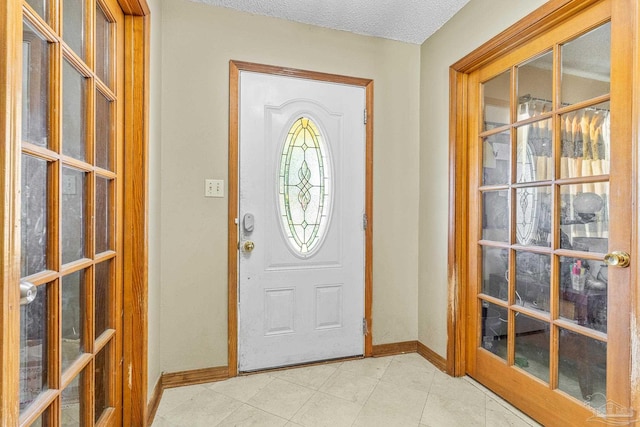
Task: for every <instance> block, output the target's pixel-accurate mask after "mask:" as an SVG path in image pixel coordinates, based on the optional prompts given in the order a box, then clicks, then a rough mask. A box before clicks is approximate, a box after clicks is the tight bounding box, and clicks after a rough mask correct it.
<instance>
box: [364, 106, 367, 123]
mask: <svg viewBox="0 0 640 427" xmlns="http://www.w3.org/2000/svg"><path fill="white" fill-rule="evenodd" d="M364 124H365V125H366V124H367V109H366V108H365V109H364Z"/></svg>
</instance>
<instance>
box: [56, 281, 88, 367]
mask: <svg viewBox="0 0 640 427" xmlns="http://www.w3.org/2000/svg"><path fill="white" fill-rule="evenodd" d="M86 279H87V277H86V271H85V270H80V271H77V272H75V273H72V274H69V275H67V276H65V277H63V278H62V282H61V283H62V285H61V286H62V290H61V316H60V317H61V322H62V324H61V327H62V330H61V355H62V371H63V372H64V371H65V370H66V369H68V368H69V367H70V366H71V365H72V364H73V363H74V362H75V361H76V360H77V359H78V358H79V357H80V356H81V355H82V354H83V353H84V352H85V345H86V343H87V342H88V341H87V337H86V333H85V332H86V331H85V329H86V327H85V324H86V315H87V310H86V307H87V301H86V300H87V298H86V293H87V289H86V288H87V280H86Z"/></svg>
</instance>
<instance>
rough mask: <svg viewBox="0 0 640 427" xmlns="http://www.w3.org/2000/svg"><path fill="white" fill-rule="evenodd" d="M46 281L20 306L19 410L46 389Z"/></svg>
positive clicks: (48, 296) (47, 382)
mask: <svg viewBox="0 0 640 427" xmlns="http://www.w3.org/2000/svg"><path fill="white" fill-rule="evenodd" d="M48 286H49V285H48V284H43V285H40V286H38V288H37V294H36V299H35V300H34V301H33V302H31V303H30V304H28V305H25V306H21V307H20V412H21V413H23V412H24V411H25V410H26V409H27V408H28V407H29V405H30V404H31V403H32V402H33V401H34V400H35V399H37V397H38V396H39V395H40V394H41V393H42V392H44V391H45V390H47V389H48V388H49V380H48V377H49V375H51V373H50V372H49V365H50V361H49V357H48V356H49V351H50V350H49V347H50V343H49V332H50V330H49V322H48V313H49V307H50V304H51V301H50V300H51V295H50V294H49V292H47V291H48Z"/></svg>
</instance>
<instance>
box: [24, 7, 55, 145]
mask: <svg viewBox="0 0 640 427" xmlns="http://www.w3.org/2000/svg"><path fill="white" fill-rule="evenodd" d="M51 46H52V44H51V43H50V42H49V41H48V40H47V38H46V36H45V35H44V34H43V32H42V31H40V30H39V29H38V26H37V25H35V24H34V23H33V22H32V21H29V20H28V19H26V18H25V19H23V52H22V53H23V61H22V62H23V68H22V139H23V141H28V142H30V143H32V144H35V145H38V146H41V147H47V146H48V145H49V143H50V138H51V115H50V104H51V90H50V84H49V83H50V82H49V71H50V68H52V60H53V57H54V55H53V54H52V52H53V49H51ZM43 69H44V72H43V71H42V70H43Z"/></svg>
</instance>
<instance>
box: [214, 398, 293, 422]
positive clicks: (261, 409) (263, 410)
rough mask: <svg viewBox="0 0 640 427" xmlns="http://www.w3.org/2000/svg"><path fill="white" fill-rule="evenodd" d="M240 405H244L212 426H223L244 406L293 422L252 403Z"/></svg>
mask: <svg viewBox="0 0 640 427" xmlns="http://www.w3.org/2000/svg"><path fill="white" fill-rule="evenodd" d="M240 403H242V405H240V406H238V407H237V408H236V409H234V410H233V411H232V412H231V413H230V414H229V415H227V416H226V417H224V418H223V419H222V420H220V421H219V422H218V424H216V425H215V426H211V427H216V426H219V425H221V424H222V423H223V422H224V421H225V420H226V419H227V418H229V417H230V416H232V415H233V414H235V413H236V412H238V411H239V410H240V409H242V407H243V406H244V405H247V406H249V407H251V408H253V409H255V410H257V411H260V412H264V413H265V414H268V415H271V416H274V417H277V418H280V419H281V420H285V421H286V422H289V421H291V420H289V419H287V418H285V417H283V416H281V415H278V414H274V413H273V412H269V411H267V410H265V409H263V408H258V407H257V406H254V405H251V404H250V403H247V402H240ZM285 424H286V423H285Z"/></svg>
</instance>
